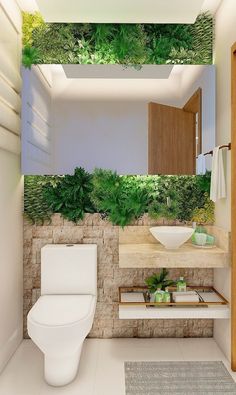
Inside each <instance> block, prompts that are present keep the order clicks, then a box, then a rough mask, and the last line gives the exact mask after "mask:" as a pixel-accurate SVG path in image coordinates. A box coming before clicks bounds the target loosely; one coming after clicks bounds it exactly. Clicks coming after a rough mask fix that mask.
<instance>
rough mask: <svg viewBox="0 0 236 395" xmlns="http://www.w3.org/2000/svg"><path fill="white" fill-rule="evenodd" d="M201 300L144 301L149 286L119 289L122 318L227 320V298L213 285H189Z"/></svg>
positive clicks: (228, 314)
mask: <svg viewBox="0 0 236 395" xmlns="http://www.w3.org/2000/svg"><path fill="white" fill-rule="evenodd" d="M188 290H191V291H192V290H195V291H197V292H198V294H199V296H200V298H201V301H199V302H177V303H176V302H173V301H171V302H170V303H162V302H161V303H155V302H153V301H150V302H147V301H145V296H144V295H145V292H146V291H147V288H146V287H121V288H119V318H120V319H228V318H229V317H230V311H229V306H228V301H227V300H226V299H225V298H224V297H223V296H222V295H221V294H220V293H219V292H217V291H216V290H215V289H214V288H213V287H191V286H190V287H188Z"/></svg>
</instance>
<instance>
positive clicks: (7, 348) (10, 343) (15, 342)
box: [0, 323, 23, 373]
mask: <svg viewBox="0 0 236 395" xmlns="http://www.w3.org/2000/svg"><path fill="white" fill-rule="evenodd" d="M22 328H23V325H22V323H21V324H20V325H19V327H18V328H16V330H15V331H14V332H13V333H12V335H11V336H10V337H9V339H8V340H7V342H6V343H5V344H4V345H3V347H2V348H1V349H0V373H1V372H2V370H3V369H4V368H5V366H6V364H7V363H8V361H9V359H10V358H11V357H12V355H13V354H14V352H15V351H16V349H17V348H18V346H19V345H20V343H21V342H22V339H23V329H22Z"/></svg>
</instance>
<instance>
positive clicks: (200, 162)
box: [197, 154, 206, 175]
mask: <svg viewBox="0 0 236 395" xmlns="http://www.w3.org/2000/svg"><path fill="white" fill-rule="evenodd" d="M204 174H206V157H205V155H204V154H200V155H198V157H197V175H204Z"/></svg>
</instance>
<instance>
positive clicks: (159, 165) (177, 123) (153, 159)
mask: <svg viewBox="0 0 236 395" xmlns="http://www.w3.org/2000/svg"><path fill="white" fill-rule="evenodd" d="M148 112H149V127H148V173H149V174H195V173H196V130H195V114H193V113H191V112H187V111H184V110H182V109H180V108H177V107H171V106H165V105H163V104H158V103H149V105H148Z"/></svg>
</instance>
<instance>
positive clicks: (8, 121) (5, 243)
mask: <svg viewBox="0 0 236 395" xmlns="http://www.w3.org/2000/svg"><path fill="white" fill-rule="evenodd" d="M20 32H21V13H20V10H19V8H18V6H17V5H16V3H15V1H14V0H2V1H1V2H0V58H1V62H0V279H1V286H0V317H1V321H0V371H1V370H2V369H3V367H4V366H5V364H6V363H7V361H8V360H9V358H10V357H11V355H12V354H13V352H14V351H15V349H16V348H17V346H18V345H19V343H20V342H21V339H22V315H23V309H22V305H23V303H22V301H23V296H22V294H23V285H22V277H23V273H22V271H23V270H22V266H23V264H22V261H23V259H22V255H23V252H22V248H23V241H22V239H23V237H22V227H23V224H22V186H23V185H22V178H21V175H20V155H19V153H20V136H19V133H20V116H19V111H20V96H19V93H20V86H21V78H20V74H19V70H20V54H21V37H20Z"/></svg>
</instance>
